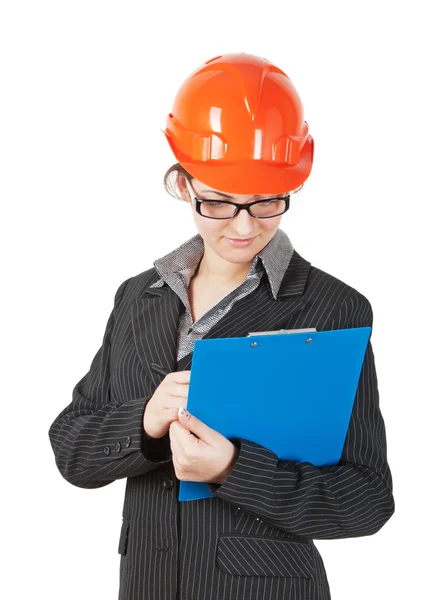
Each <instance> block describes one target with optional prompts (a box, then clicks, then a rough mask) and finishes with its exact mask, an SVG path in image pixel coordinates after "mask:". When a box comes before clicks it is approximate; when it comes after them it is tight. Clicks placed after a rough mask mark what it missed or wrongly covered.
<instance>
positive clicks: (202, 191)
mask: <svg viewBox="0 0 445 600" xmlns="http://www.w3.org/2000/svg"><path fill="white" fill-rule="evenodd" d="M204 192H210V193H211V194H218V195H219V196H223V197H224V198H233V196H230V194H224V192H217V191H216V190H201V194H203V193H204ZM263 195H264V194H254V195H253V196H252V198H261V196H263ZM266 195H267V194H266ZM269 195H270V196H271V194H269ZM280 195H281V194H278V196H280ZM274 197H275V196H274Z"/></svg>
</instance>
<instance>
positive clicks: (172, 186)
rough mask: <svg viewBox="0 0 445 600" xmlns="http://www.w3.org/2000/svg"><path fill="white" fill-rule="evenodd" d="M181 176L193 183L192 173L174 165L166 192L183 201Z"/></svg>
mask: <svg viewBox="0 0 445 600" xmlns="http://www.w3.org/2000/svg"><path fill="white" fill-rule="evenodd" d="M181 175H183V176H184V177H186V178H187V179H188V180H189V182H190V183H191V181H192V179H193V175H190V173H189V172H188V171H186V170H185V169H184V167H183V166H182V165H180V164H179V163H175V164H174V165H172V166H171V167H170V168H169V169H168V171H167V172H166V174H165V175H164V188H165V190H166V192H167V193H168V194H170V196H173V198H176V199H177V200H183V198H182V196H181V194H180V191H179V187H178V179H179V177H180V176H181ZM303 186H304V183H303V184H302V185H300V186H299V187H298V188H297V189H296V190H293V191H292V192H290V193H292V194H295V193H297V192H299V191H300V190H301V189H302V188H303Z"/></svg>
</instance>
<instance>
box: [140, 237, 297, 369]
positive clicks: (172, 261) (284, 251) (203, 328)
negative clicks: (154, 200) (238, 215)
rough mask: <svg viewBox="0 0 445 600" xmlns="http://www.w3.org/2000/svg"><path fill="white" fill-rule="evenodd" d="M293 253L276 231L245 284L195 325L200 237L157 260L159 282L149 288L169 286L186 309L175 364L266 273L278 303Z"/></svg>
mask: <svg viewBox="0 0 445 600" xmlns="http://www.w3.org/2000/svg"><path fill="white" fill-rule="evenodd" d="M293 252H294V248H293V245H292V243H291V241H290V239H289V237H288V236H287V235H286V233H284V231H283V230H282V229H277V231H276V233H275V235H274V236H273V238H272V239H271V240H270V242H269V243H268V244H267V245H266V246H265V247H264V248H263V249H262V250H261V251H260V252H259V253H258V254H257V255H256V256H255V258H254V260H253V263H252V266H251V268H250V270H249V272H248V273H247V275H246V278H245V279H244V281H243V282H242V283H241V284H240V285H239V286H238V287H236V288H235V289H234V290H232V291H231V292H229V293H228V294H227V295H226V296H224V298H222V299H221V300H219V301H218V302H217V303H216V304H215V305H214V306H213V307H212V308H211V309H209V310H208V311H207V312H206V313H205V314H203V315H202V316H201V317H200V318H199V319H198V320H197V321H195V322H193V318H192V315H191V308H190V303H189V295H188V287H189V283H190V281H191V279H192V277H193V275H194V274H195V271H196V269H197V268H198V266H199V263H200V262H201V258H202V256H203V254H204V241H203V239H202V237H201V235H200V234H199V233H198V234H197V235H195V236H194V237H192V238H191V239H189V240H187V241H186V242H184V243H183V244H181V245H180V246H179V247H178V248H176V249H175V250H173V251H172V252H169V253H168V254H166V255H165V256H163V257H162V258H158V259H156V260H155V261H154V263H153V265H154V267H155V268H156V270H157V272H158V274H159V277H160V278H159V279H158V280H157V281H156V282H154V283H153V284H152V285H151V286H150V287H153V288H157V287H162V286H163V285H168V286H170V288H171V289H172V290H173V291H174V292H175V293H176V294H177V295H178V296H179V298H180V299H181V301H182V303H183V305H184V306H185V312H183V313H181V317H180V322H179V326H178V336H177V356H176V360H177V361H179V360H180V359H181V358H182V357H184V356H186V355H187V354H189V353H190V352H192V351H193V347H194V343H195V341H196V340H198V339H201V338H202V337H203V336H204V335H206V334H207V333H208V332H209V331H210V329H211V328H212V327H213V326H214V325H216V323H217V322H218V321H219V320H220V319H222V317H223V316H224V315H226V314H227V313H228V312H229V311H230V309H231V308H232V306H233V305H234V303H235V302H237V301H238V300H240V299H241V298H244V297H245V296H247V295H248V294H250V293H252V292H253V291H254V290H255V289H256V288H257V287H258V285H259V283H260V281H261V278H262V276H263V275H264V273H266V276H267V277H268V279H269V283H270V287H271V290H272V294H273V297H274V298H275V300H276V299H277V294H278V290H279V288H280V285H281V282H282V280H283V277H284V274H285V272H286V269H287V267H288V265H289V262H290V260H291V258H292V254H293ZM260 259H261V260H260Z"/></svg>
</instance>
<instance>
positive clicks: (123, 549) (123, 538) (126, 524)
mask: <svg viewBox="0 0 445 600" xmlns="http://www.w3.org/2000/svg"><path fill="white" fill-rule="evenodd" d="M129 530H130V521H128V520H127V519H122V527H121V534H120V536H119V547H118V552H119V554H126V553H127V545H128V532H129Z"/></svg>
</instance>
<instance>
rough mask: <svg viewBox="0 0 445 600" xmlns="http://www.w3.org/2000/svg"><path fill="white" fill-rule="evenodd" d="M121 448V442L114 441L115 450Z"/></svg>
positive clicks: (118, 450) (117, 450)
mask: <svg viewBox="0 0 445 600" xmlns="http://www.w3.org/2000/svg"><path fill="white" fill-rule="evenodd" d="M121 448H122V446H121V443H120V442H116V445H115V449H116V452H120V451H121Z"/></svg>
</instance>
